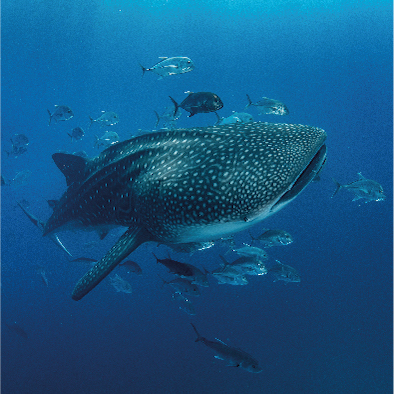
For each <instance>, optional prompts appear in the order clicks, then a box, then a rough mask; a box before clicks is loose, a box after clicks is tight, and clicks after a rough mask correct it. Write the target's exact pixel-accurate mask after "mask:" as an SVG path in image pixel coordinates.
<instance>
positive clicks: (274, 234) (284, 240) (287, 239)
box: [250, 230, 293, 248]
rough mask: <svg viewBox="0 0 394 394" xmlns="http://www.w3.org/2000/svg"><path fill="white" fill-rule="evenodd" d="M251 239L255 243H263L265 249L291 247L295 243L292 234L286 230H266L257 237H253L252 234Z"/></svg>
mask: <svg viewBox="0 0 394 394" xmlns="http://www.w3.org/2000/svg"><path fill="white" fill-rule="evenodd" d="M250 237H251V238H252V240H253V241H259V242H261V243H262V244H263V245H264V247H265V248H270V247H272V246H280V245H289V244H291V243H292V242H293V237H292V236H291V234H289V233H288V232H287V231H284V230H264V232H263V233H262V234H261V235H259V236H257V237H253V236H252V234H250Z"/></svg>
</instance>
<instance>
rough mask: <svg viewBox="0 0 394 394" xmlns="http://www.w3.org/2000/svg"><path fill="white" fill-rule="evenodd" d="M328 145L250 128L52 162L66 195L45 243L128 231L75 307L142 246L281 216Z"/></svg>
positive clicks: (135, 141)
mask: <svg viewBox="0 0 394 394" xmlns="http://www.w3.org/2000/svg"><path fill="white" fill-rule="evenodd" d="M325 139H326V133H325V132H324V131H323V130H321V129H319V128H316V127H310V126H302V125H290V124H270V123H261V122H256V123H247V124H230V125H224V126H213V127H205V128H204V127H201V128H193V129H177V130H173V131H162V132H155V133H151V134H146V135H142V136H137V137H135V138H132V139H130V140H127V141H124V142H121V143H118V144H115V145H113V146H111V147H109V148H108V149H106V150H105V151H103V152H102V153H101V154H100V155H99V156H97V157H95V158H93V159H90V160H89V159H85V158H82V157H80V156H74V155H69V154H64V153H55V154H54V155H53V159H54V161H55V163H56V165H57V166H58V167H59V169H60V170H61V171H62V172H63V174H64V175H65V176H66V181H67V185H68V189H67V191H66V192H65V193H64V195H63V196H62V198H61V199H60V200H59V201H58V202H57V203H56V205H55V207H54V211H53V214H52V216H51V217H50V218H49V220H48V221H47V223H46V224H45V227H44V231H43V233H44V235H52V236H53V234H56V233H58V232H59V231H61V230H64V229H67V228H74V229H75V228H84V229H90V228H93V229H94V228H99V229H103V228H108V229H109V228H112V227H114V226H125V227H127V228H128V229H127V231H126V232H125V233H124V234H123V235H122V236H121V237H120V239H119V240H118V241H117V242H116V244H115V245H114V246H113V247H112V248H111V249H110V250H109V251H108V252H107V254H106V255H105V256H104V257H103V258H102V259H101V260H100V261H98V262H97V264H96V265H95V266H94V267H92V268H91V269H90V271H88V272H87V273H86V274H85V275H84V276H83V277H82V278H81V279H80V280H79V282H78V283H77V284H76V286H75V288H74V291H73V294H72V298H73V299H74V300H80V299H81V298H82V297H84V296H85V295H86V294H87V293H88V292H90V291H91V290H92V289H93V288H94V287H95V286H96V285H97V284H98V283H99V282H100V281H101V280H103V279H104V278H105V277H106V276H107V275H108V274H109V273H110V272H111V271H112V270H113V269H114V268H115V267H116V265H118V264H119V263H120V262H121V261H122V260H123V259H124V258H125V257H127V256H128V255H129V254H130V253H131V252H133V251H134V250H135V249H136V248H138V246H139V245H141V244H142V243H144V242H149V241H155V242H159V243H162V244H177V243H189V242H205V241H212V240H214V239H218V238H221V237H224V236H226V235H228V234H232V233H236V232H238V231H241V230H244V229H246V228H248V227H250V226H252V225H254V224H256V223H258V222H259V221H261V220H263V219H265V218H266V217H268V216H269V215H271V214H273V213H275V212H277V211H278V210H279V209H281V208H282V207H283V206H285V205H286V204H287V203H289V202H290V201H291V200H292V199H294V198H295V197H296V196H297V195H298V194H299V193H300V192H301V191H302V190H303V189H304V188H305V186H306V185H308V183H309V182H310V181H311V180H312V179H313V178H314V176H315V175H316V174H317V173H318V172H319V170H320V169H321V167H322V165H323V164H324V161H325V158H326V147H325V145H324V141H325Z"/></svg>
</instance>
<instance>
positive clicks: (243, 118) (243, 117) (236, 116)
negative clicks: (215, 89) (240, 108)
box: [215, 111, 253, 126]
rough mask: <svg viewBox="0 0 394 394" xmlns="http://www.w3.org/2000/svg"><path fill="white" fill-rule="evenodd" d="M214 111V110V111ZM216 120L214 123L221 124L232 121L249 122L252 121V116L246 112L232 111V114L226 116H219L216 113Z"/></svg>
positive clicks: (231, 122)
mask: <svg viewBox="0 0 394 394" xmlns="http://www.w3.org/2000/svg"><path fill="white" fill-rule="evenodd" d="M215 113H216V112H215ZM216 116H217V117H218V121H217V122H216V125H218V126H221V125H225V124H233V123H250V122H253V116H252V115H250V114H248V113H246V112H234V111H233V114H232V115H230V116H228V117H227V118H221V117H220V116H219V115H218V114H216Z"/></svg>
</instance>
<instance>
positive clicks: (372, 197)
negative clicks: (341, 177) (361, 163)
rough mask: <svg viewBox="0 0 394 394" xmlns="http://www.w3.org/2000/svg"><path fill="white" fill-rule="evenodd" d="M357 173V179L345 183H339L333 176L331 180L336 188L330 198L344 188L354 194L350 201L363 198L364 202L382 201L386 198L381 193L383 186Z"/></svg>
mask: <svg viewBox="0 0 394 394" xmlns="http://www.w3.org/2000/svg"><path fill="white" fill-rule="evenodd" d="M357 175H358V179H357V181H354V182H350V183H348V184H347V185H341V184H340V183H339V182H337V181H336V180H335V179H334V178H332V180H333V181H334V182H335V184H336V185H337V188H336V189H335V191H334V194H333V195H332V196H331V198H332V197H334V196H335V195H336V194H337V193H338V192H339V190H341V189H346V190H349V191H350V192H353V193H354V195H355V196H354V198H353V200H352V201H357V200H360V199H362V198H364V199H365V203H367V202H370V201H384V200H385V199H386V196H385V195H384V193H383V188H382V186H381V185H380V184H379V183H378V182H375V181H373V180H371V179H367V178H365V177H364V176H363V175H362V174H361V172H359V173H358V174H357Z"/></svg>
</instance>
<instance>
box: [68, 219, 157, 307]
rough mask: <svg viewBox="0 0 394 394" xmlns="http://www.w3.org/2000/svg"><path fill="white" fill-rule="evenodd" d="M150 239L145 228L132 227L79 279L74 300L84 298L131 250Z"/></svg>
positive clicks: (74, 291)
mask: <svg viewBox="0 0 394 394" xmlns="http://www.w3.org/2000/svg"><path fill="white" fill-rule="evenodd" d="M150 240H151V237H150V235H149V233H148V232H147V231H145V230H144V229H142V228H138V227H130V228H129V229H128V230H127V231H126V232H125V233H124V234H123V235H122V236H121V237H120V238H119V240H118V242H116V244H115V245H114V246H113V247H112V248H111V249H110V250H109V251H108V252H107V254H106V255H105V256H104V257H103V258H102V259H101V260H100V261H99V262H98V263H97V264H96V265H95V266H94V267H93V268H91V269H90V270H89V271H88V272H87V273H86V274H85V275H84V276H83V277H82V278H81V279H80V280H79V281H78V283H77V284H76V285H75V287H74V290H73V293H72V298H73V300H75V301H79V300H80V299H81V298H83V297H84V296H85V295H86V294H87V293H89V292H90V291H91V290H92V289H94V288H95V287H96V286H97V285H98V284H99V283H100V282H101V281H102V280H103V279H104V278H105V277H106V276H107V275H108V274H109V273H110V272H111V271H112V270H113V269H114V268H115V267H116V266H117V265H118V264H119V263H120V262H121V261H122V260H123V259H125V258H126V257H127V256H128V255H129V254H130V253H131V252H133V251H134V250H135V249H137V248H138V246H140V245H141V244H142V243H144V242H147V241H150Z"/></svg>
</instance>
